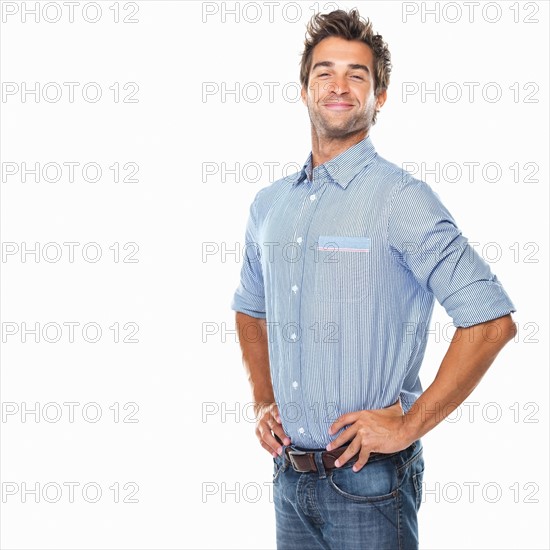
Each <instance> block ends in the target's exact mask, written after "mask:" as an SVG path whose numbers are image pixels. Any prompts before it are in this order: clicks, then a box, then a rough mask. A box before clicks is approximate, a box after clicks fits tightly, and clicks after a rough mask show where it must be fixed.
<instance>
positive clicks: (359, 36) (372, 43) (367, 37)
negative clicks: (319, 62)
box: [300, 8, 392, 124]
mask: <svg viewBox="0 0 550 550" xmlns="http://www.w3.org/2000/svg"><path fill="white" fill-rule="evenodd" d="M308 35H309V36H308ZM305 36H306V39H305V42H304V45H305V49H304V51H303V53H302V60H301V62H300V84H301V85H302V86H303V87H307V85H308V83H309V72H310V70H311V62H312V58H313V48H315V46H316V45H317V44H319V42H321V40H323V39H324V38H328V37H329V36H337V37H339V38H345V39H346V40H360V41H361V42H363V43H365V44H366V45H367V46H369V47H370V48H371V50H372V52H373V54H374V95H375V96H378V95H379V94H380V93H382V92H383V91H385V90H387V88H388V86H389V84H390V73H391V69H392V64H391V55H390V51H389V49H388V45H387V44H386V42H384V40H383V39H382V35H380V34H375V33H374V31H373V30H372V22H371V21H369V19H368V18H367V19H366V20H365V19H364V18H363V17H361V15H360V14H359V12H358V11H357V8H352V9H351V10H350V11H349V12H346V11H344V10H336V11H332V12H330V13H326V14H323V13H316V14H315V15H313V17H312V18H311V19H310V21H309V23H308V24H307V29H306V34H305ZM375 123H376V111H375V112H374V116H373V120H372V124H375Z"/></svg>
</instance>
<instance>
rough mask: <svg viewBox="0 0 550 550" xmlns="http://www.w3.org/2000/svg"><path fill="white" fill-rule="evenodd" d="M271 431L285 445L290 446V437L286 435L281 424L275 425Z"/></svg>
mask: <svg viewBox="0 0 550 550" xmlns="http://www.w3.org/2000/svg"><path fill="white" fill-rule="evenodd" d="M271 431H272V432H273V433H274V434H275V435H277V437H278V438H279V439H280V440H281V441H282V442H283V444H284V445H290V443H291V441H290V437H289V436H288V435H286V433H285V431H284V430H283V427H282V426H281V425H280V424H273V426H272V427H271Z"/></svg>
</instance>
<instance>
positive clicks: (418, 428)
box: [232, 9, 516, 550]
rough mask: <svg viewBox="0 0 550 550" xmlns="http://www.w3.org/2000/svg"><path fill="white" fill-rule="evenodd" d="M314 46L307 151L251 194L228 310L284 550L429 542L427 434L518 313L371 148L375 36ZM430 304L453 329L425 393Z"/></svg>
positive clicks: (320, 40) (430, 201)
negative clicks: (268, 459) (423, 530)
mask: <svg viewBox="0 0 550 550" xmlns="http://www.w3.org/2000/svg"><path fill="white" fill-rule="evenodd" d="M308 35H309V36H308V37H307V38H306V44H305V45H306V48H305V50H304V53H303V57H302V66H301V74H300V79H301V84H302V100H303V102H304V104H305V105H306V106H307V109H308V112H309V116H310V119H311V136H312V152H311V154H310V155H309V158H308V160H307V161H306V163H305V164H304V168H303V170H301V171H300V172H298V173H297V174H294V175H293V176H290V177H286V178H283V179H280V180H278V181H275V182H274V183H272V184H271V185H269V186H267V187H264V188H263V189H261V190H260V191H259V192H258V193H257V195H256V197H255V199H254V201H253V203H252V205H251V208H250V216H249V220H248V224H247V229H246V235H245V239H246V246H245V250H246V254H245V258H244V261H243V265H242V270H241V280H240V285H239V287H238V289H237V290H236V292H235V295H234V298H233V302H232V308H233V309H234V310H235V311H236V312H237V313H236V322H237V327H238V331H239V338H240V344H241V348H242V353H243V363H244V365H245V368H246V370H247V373H248V377H249V381H250V383H251V387H252V392H253V399H254V402H255V410H256V415H257V424H256V435H257V437H258V439H259V441H260V444H261V445H262V447H263V448H264V449H266V450H267V451H268V452H269V453H271V454H272V456H273V461H274V476H273V485H274V493H273V494H274V500H275V512H276V523H277V547H278V548H286V549H301V550H305V549H312V548H330V549H336V548H338V549H345V550H353V549H356V548H357V549H359V548H361V549H364V548H373V549H376V550H380V549H382V548H391V549H396V548H407V549H410V548H418V527H417V512H418V509H419V507H420V502H421V491H422V477H423V471H424V460H423V456H422V443H421V439H420V438H421V437H422V436H423V435H424V434H426V433H427V432H428V431H430V430H431V429H432V428H434V426H436V425H437V424H438V423H439V422H441V421H442V420H443V419H444V418H445V416H447V415H448V414H450V413H451V412H452V411H453V410H454V409H455V408H456V407H458V406H459V405H460V404H461V403H462V402H463V401H464V400H465V399H466V398H467V397H468V395H469V394H470V393H471V392H472V391H473V389H474V388H475V386H476V385H477V384H478V383H479V381H480V380H481V378H482V376H483V374H484V373H485V372H486V370H487V369H488V368H489V366H490V365H491V363H492V362H493V360H494V359H495V357H496V356H497V354H498V353H499V351H500V350H501V349H502V347H503V346H504V345H505V344H506V343H507V342H508V341H509V340H510V339H512V338H513V337H514V335H515V324H514V323H513V321H512V318H511V316H510V313H512V312H514V311H516V310H515V308H514V304H513V303H512V302H511V300H510V298H509V297H508V295H507V294H506V292H505V291H504V289H503V288H502V286H501V284H500V282H499V281H498V279H497V277H496V276H495V275H493V274H492V273H491V271H490V269H489V266H488V265H487V264H486V263H485V262H484V261H483V260H482V259H481V258H480V257H479V256H478V255H477V253H476V252H475V251H474V250H473V248H472V247H470V246H469V244H468V242H467V240H466V238H465V237H463V236H462V234H461V232H460V230H459V229H458V228H457V225H456V223H455V221H454V219H453V218H452V216H451V214H450V213H449V211H448V210H447V209H446V208H445V207H444V206H443V204H442V203H441V201H440V199H439V197H438V196H437V195H436V194H435V193H434V192H433V191H432V190H431V188H430V187H429V186H428V185H427V184H426V183H425V182H423V181H420V180H418V179H415V178H413V177H412V176H411V175H409V174H407V173H406V172H404V171H403V170H401V169H400V168H399V167H398V166H396V165H395V164H392V163H391V162H388V161H387V160H385V159H383V158H382V157H381V156H379V155H378V154H377V153H376V151H375V148H374V146H373V143H372V141H371V138H370V135H369V131H370V128H371V126H372V125H373V124H374V123H375V122H376V116H377V113H378V111H380V109H381V108H382V106H383V105H384V102H385V100H386V94H387V87H388V84H389V76H390V71H391V62H390V53H389V51H388V48H387V45H386V44H385V42H384V41H383V40H382V37H381V36H380V35H378V34H374V33H373V31H372V25H371V23H370V22H368V21H365V20H364V19H363V18H361V17H360V15H359V14H358V13H357V11H356V10H355V9H353V10H351V12H349V13H347V12H345V11H342V10H338V11H335V12H332V13H330V14H325V15H321V14H318V15H316V16H314V17H313V18H312V21H311V22H310V23H309V25H308ZM434 299H437V300H438V302H439V303H441V304H442V305H443V307H444V308H445V309H446V311H447V313H448V314H449V315H450V316H451V317H452V319H453V324H454V325H455V326H456V327H457V329H456V332H455V334H454V337H453V341H452V343H451V344H450V346H449V349H448V351H447V353H446V355H445V357H444V359H443V361H442V363H441V365H440V368H439V371H438V373H437V376H436V378H435V380H434V381H433V383H432V384H431V385H430V386H429V387H428V388H427V389H426V390H425V391H424V392H423V391H422V386H421V384H420V380H419V377H418V373H419V370H420V365H421V363H422V358H423V356H424V351H425V347H426V342H427V333H426V331H427V329H428V327H429V323H430V319H431V315H432V311H433V306H434Z"/></svg>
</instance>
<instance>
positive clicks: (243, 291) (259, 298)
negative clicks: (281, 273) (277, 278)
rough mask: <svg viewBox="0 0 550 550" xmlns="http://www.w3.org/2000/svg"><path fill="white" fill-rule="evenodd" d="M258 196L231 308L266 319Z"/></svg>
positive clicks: (251, 209) (252, 207) (253, 209)
mask: <svg viewBox="0 0 550 550" xmlns="http://www.w3.org/2000/svg"><path fill="white" fill-rule="evenodd" d="M257 198H258V196H257V195H256V198H255V199H254V201H253V202H252V204H251V206H250V212H249V216H248V221H247V224H246V231H245V242H244V250H243V254H242V257H243V260H242V266H241V278H240V283H239V286H238V288H237V290H236V291H235V294H234V295H233V300H232V301H231V309H233V310H235V311H240V312H242V313H246V314H247V315H250V316H251V317H258V318H261V319H265V317H266V312H265V293H264V279H263V274H262V262H261V253H260V246H259V243H258V239H257V233H258V232H257V225H256V224H257V212H256V203H257Z"/></svg>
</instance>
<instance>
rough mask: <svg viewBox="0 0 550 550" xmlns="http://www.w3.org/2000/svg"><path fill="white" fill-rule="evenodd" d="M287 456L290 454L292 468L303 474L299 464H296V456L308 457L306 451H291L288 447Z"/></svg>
mask: <svg viewBox="0 0 550 550" xmlns="http://www.w3.org/2000/svg"><path fill="white" fill-rule="evenodd" d="M287 454H288V458H289V459H290V464H291V466H292V469H293V470H294V471H295V472H299V473H303V471H302V470H299V469H298V464H297V463H296V462H294V455H298V456H304V455H307V452H306V451H296V450H291V449H289V448H288V447H287Z"/></svg>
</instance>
